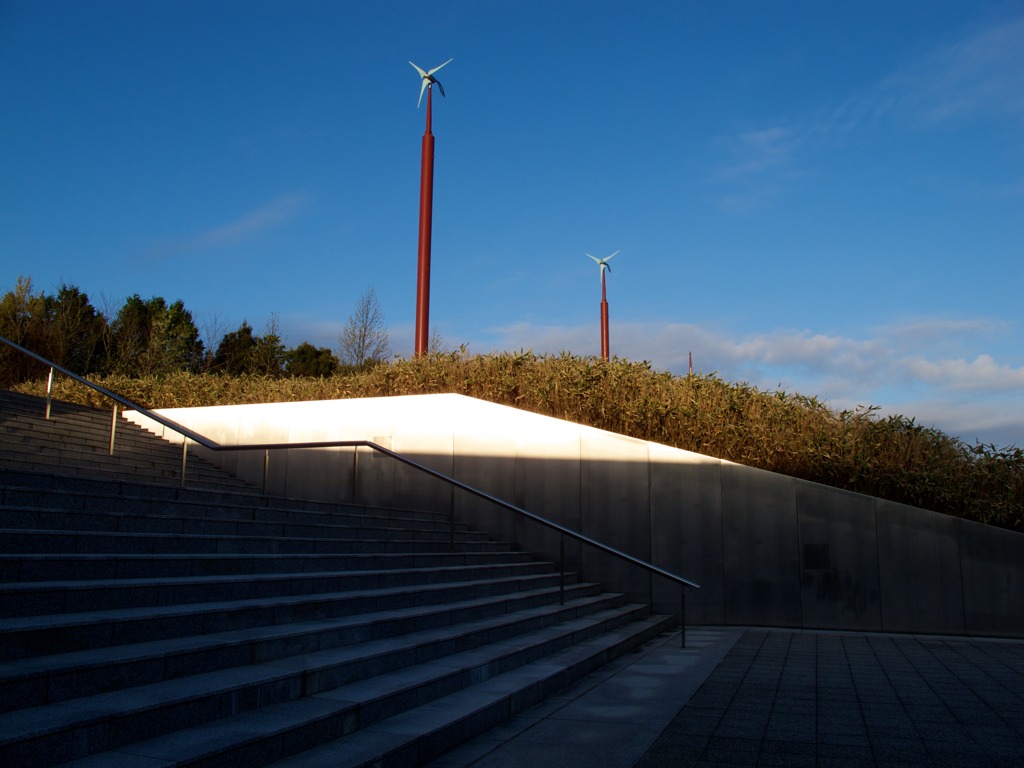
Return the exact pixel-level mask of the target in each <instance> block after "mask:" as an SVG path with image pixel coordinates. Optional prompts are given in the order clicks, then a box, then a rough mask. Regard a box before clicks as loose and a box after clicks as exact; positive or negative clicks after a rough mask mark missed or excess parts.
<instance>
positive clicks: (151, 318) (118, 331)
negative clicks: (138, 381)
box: [111, 293, 203, 376]
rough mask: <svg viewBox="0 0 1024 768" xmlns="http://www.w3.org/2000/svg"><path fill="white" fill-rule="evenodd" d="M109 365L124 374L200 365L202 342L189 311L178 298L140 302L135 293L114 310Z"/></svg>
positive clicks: (160, 298)
mask: <svg viewBox="0 0 1024 768" xmlns="http://www.w3.org/2000/svg"><path fill="white" fill-rule="evenodd" d="M111 336H112V338H111V343H112V346H113V356H112V368H113V370H114V372H116V373H120V374H123V375H126V376H153V375H160V374H165V373H171V372H174V371H198V370H201V368H202V361H203V342H202V341H200V340H199V329H198V328H196V325H195V323H194V322H193V321H192V313H191V312H189V311H188V310H186V309H185V305H184V304H183V303H182V302H181V300H178V301H176V302H174V303H173V304H171V305H170V306H167V302H166V301H165V300H164V299H163V297H161V296H154V297H153V298H151V299H149V300H148V301H143V300H142V299H141V298H139V295H138V294H137V293H136V294H135V295H133V296H130V297H129V298H128V299H127V300H126V301H125V303H124V306H122V307H121V309H120V311H119V312H118V313H117V317H116V318H115V319H114V322H113V332H112V334H111Z"/></svg>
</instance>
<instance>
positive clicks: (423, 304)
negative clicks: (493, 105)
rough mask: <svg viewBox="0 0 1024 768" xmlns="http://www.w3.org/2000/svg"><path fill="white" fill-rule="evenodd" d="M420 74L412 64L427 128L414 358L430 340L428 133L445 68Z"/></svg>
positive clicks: (431, 196) (431, 209)
mask: <svg viewBox="0 0 1024 768" xmlns="http://www.w3.org/2000/svg"><path fill="white" fill-rule="evenodd" d="M451 62H452V60H451V59H448V61H446V62H445V63H444V64H442V65H441V66H439V67H434V68H433V69H431V70H428V71H426V72H424V71H423V70H422V69H420V68H419V67H417V66H416V65H415V64H412V62H411V61H410V62H409V63H410V64H412V67H413V69H415V70H416V71H417V72H418V73H419V75H420V100H419V101H418V102H416V108H417V109H419V107H420V104H422V103H423V91H426V92H427V127H426V130H424V132H423V154H422V158H421V160H420V248H419V258H418V260H417V266H416V350H415V351H416V357H422V356H423V355H425V354H427V345H428V344H429V337H430V229H431V223H432V221H433V217H434V134H433V133H431V132H430V116H431V106H432V99H431V98H430V97H431V94H432V93H433V90H434V89H433V86H434V85H435V84H436V85H437V90H439V91H440V92H441V95H442V96H444V88H443V87H442V85H441V83H440V82H439V81H438V79H437V78H436V77H434V73H435V72H437V70H439V69H440V68H441V67H443V66H445V65H446V64H450V63H451Z"/></svg>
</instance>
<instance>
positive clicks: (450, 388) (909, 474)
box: [19, 352, 1024, 530]
mask: <svg viewBox="0 0 1024 768" xmlns="http://www.w3.org/2000/svg"><path fill="white" fill-rule="evenodd" d="M99 383H101V384H102V385H103V386H105V387H107V388H108V389H111V390H113V391H115V392H118V393H119V394H121V395H123V396H125V397H127V398H128V399H130V400H133V401H134V402H137V403H139V404H140V405H143V406H146V407H149V408H170V407H182V406H206V405H226V404H233V403H263V402H281V401H297V400H322V399H334V398H352V397H380V396H389V395H411V394H428V393H439V392H452V393H457V394H463V395H469V396H471V397H476V398H480V399H483V400H488V401H491V402H494V403H500V404H503V405H511V406H515V407H518V408H523V409H525V410H528V411H533V412H535V413H541V414H545V415H548V416H555V417H558V418H563V419H568V420H570V421H575V422H578V423H581V424H588V425H590V426H594V427H598V428H600V429H606V430H610V431H612V432H619V433H622V434H627V435H632V436H634V437H638V438H641V439H644V440H652V441H655V442H658V443H663V444H666V445H672V446H676V447H678V448H685V449H687V450H691V451H696V452H698V453H703V454H707V455H711V456H716V457H719V458H723V459H728V460H730V461H734V462H737V463H741V464H747V465H750V466H755V467H761V468H763V469H768V470H772V471H774V472H781V473H783V474H787V475H792V476H794V477H800V478H804V479H807V480H813V481H816V482H820V483H825V484H828V485H833V486H837V487H840V488H846V489H849V490H854V491H859V492H861V493H867V494H870V495H873V496H880V497H882V498H887V499H892V500H894V501H900V502H904V503H907V504H913V505H915V506H920V507H924V508H927V509H933V510H937V511H940V512H946V513H948V514H953V515H958V516H961V517H965V518H969V519H972V520H978V521H980V522H985V523H990V524H994V525H999V526H1003V527H1006V528H1012V529H1015V530H1024V450H1022V449H1020V448H997V447H995V446H984V445H975V446H970V445H967V444H965V443H963V442H961V441H960V440H957V439H956V438H953V437H950V436H948V435H945V434H943V433H942V432H939V431H937V430H934V429H929V428H926V427H922V426H920V425H918V424H916V423H915V422H914V421H913V420H912V419H907V418H904V417H902V416H891V417H886V418H882V417H879V416H878V415H877V413H876V409H873V408H865V409H860V410H857V411H842V412H836V411H832V410H831V409H829V408H828V407H827V406H826V405H825V404H824V403H822V402H820V401H819V400H817V399H816V398H814V397H804V396H802V395H796V394H792V393H786V392H778V391H776V392H763V391H760V390H758V389H757V388H755V387H752V386H750V385H748V384H742V383H741V384H731V383H727V382H724V381H722V380H720V379H718V378H717V377H715V376H676V375H674V374H669V373H660V372H657V371H654V370H652V369H651V368H650V366H649V365H648V364H647V363H631V362H628V361H624V360H614V361H612V362H610V363H604V362H602V361H600V360H596V359H594V358H581V357H574V356H570V355H565V354H563V355H561V356H557V357H554V356H537V355H534V354H532V353H528V352H521V353H518V354H517V353H504V354H497V355H477V356H466V355H464V354H460V353H445V354H436V355H430V356H428V357H424V358H421V359H414V360H397V361H395V362H393V363H390V364H387V365H379V366H376V367H373V368H370V369H368V370H363V371H359V372H356V373H345V374H338V375H336V376H333V377H331V378H326V379H314V378H270V377H254V376H250V377H227V376H217V375H201V376H196V375H190V374H184V373H182V374H176V375H170V376H166V377H161V378H149V379H129V378H124V377H108V378H106V379H103V380H102V381H100V382H99ZM19 389H20V390H21V391H25V392H32V393H35V394H42V393H43V392H44V383H42V382H33V383H29V384H25V385H22V386H21V387H20V388H19ZM55 396H56V397H58V398H59V399H62V400H71V401H75V402H80V403H85V404H89V405H95V406H100V407H108V405H109V404H108V403H106V402H103V398H102V397H101V396H99V395H97V394H96V393H94V392H92V391H91V390H88V389H86V388H84V387H81V386H80V385H75V384H73V382H71V381H68V380H60V381H58V382H56V384H55Z"/></svg>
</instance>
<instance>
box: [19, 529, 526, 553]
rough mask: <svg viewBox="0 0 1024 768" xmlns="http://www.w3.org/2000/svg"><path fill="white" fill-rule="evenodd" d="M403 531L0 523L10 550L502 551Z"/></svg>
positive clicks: (494, 544) (494, 545)
mask: <svg viewBox="0 0 1024 768" xmlns="http://www.w3.org/2000/svg"><path fill="white" fill-rule="evenodd" d="M404 535H405V532H404V531H390V530H389V532H388V536H387V538H379V539H375V538H361V539H347V538H342V537H330V538H329V537H324V536H251V535H245V534H240V535H236V536H225V535H210V534H188V533H151V532H147V533H131V532H129V533H120V532H117V531H74V530H70V531H69V530H38V529H23V528H0V542H2V544H3V548H4V550H5V551H7V552H10V553H26V554H31V553H35V552H39V553H51V552H75V553H90V554H91V553H97V554H107V555H110V556H117V555H119V554H150V553H152V554H174V553H177V554H181V553H186V554H188V553H202V552H206V553H211V554H212V553H240V554H316V553H321V554H324V553H326V554H348V555H364V554H377V555H387V554H418V553H422V554H436V553H444V552H455V553H471V552H499V551H501V552H504V551H507V550H508V548H509V545H508V543H506V542H500V541H484V540H480V539H473V540H461V539H459V538H457V539H456V540H455V542H454V543H451V544H450V543H449V542H448V540H447V539H445V540H434V541H423V540H415V539H412V538H408V539H406V538H399V537H400V536H404Z"/></svg>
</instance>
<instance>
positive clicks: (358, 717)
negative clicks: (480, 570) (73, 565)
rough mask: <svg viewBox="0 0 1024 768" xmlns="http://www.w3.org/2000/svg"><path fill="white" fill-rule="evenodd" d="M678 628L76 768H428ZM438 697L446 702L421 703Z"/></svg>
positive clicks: (376, 690) (306, 708) (175, 738)
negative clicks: (168, 767)
mask: <svg viewBox="0 0 1024 768" xmlns="http://www.w3.org/2000/svg"><path fill="white" fill-rule="evenodd" d="M641 612H642V611H641ZM669 624H670V622H669V621H668V620H667V619H666V617H662V616H658V617H647V618H637V619H636V620H635V621H633V622H632V623H631V624H630V625H628V626H618V627H614V628H606V631H604V632H602V633H601V634H595V635H594V636H587V637H585V636H584V634H583V633H581V634H580V636H579V637H577V638H576V642H575V643H574V644H572V645H569V646H566V647H563V648H561V649H559V650H557V651H555V652H554V653H552V654H550V655H548V656H546V657H544V658H532V656H533V654H531V653H529V650H528V649H523V652H522V654H521V656H520V658H518V659H517V661H518V662H519V663H518V664H515V663H509V664H503V663H500V662H499V663H495V662H494V661H493V660H489V659H487V658H486V657H485V656H484V654H483V653H481V651H477V650H474V651H467V652H465V653H464V654H460V655H459V656H457V657H455V658H453V659H452V660H451V663H450V664H447V665H438V664H436V663H428V664H425V665H419V666H417V667H415V668H412V669H409V670H402V671H399V672H396V673H392V674H387V675H382V676H381V677H379V678H375V679H373V680H368V681H361V682H357V683H352V684H349V685H344V686H341V687H339V688H336V689H334V690H331V691H327V692H324V693H321V694H318V695H315V696H312V697H309V698H307V699H303V700H301V701H298V702H289V703H285V704H279V705H275V706H272V707H267V708H265V709H262V710H259V711H257V712H248V713H244V714H239V715H235V716H231V717H230V718H228V719H225V720H222V721H219V722H212V723H206V724H204V725H201V726H198V727H196V728H191V729H187V730H185V731H182V732H180V733H178V734H172V735H168V736H163V737H157V738H153V739H150V740H147V741H143V742H140V743H137V744H133V745H132V746H131V748H130V749H125V750H123V751H117V750H116V749H114V750H110V751H108V752H105V753H99V754H96V755H93V756H91V757H86V758H82V759H78V760H75V761H74V762H69V763H68V764H67V765H68V766H74V768H93V766H104V765H106V766H111V765H113V766H117V765H138V764H141V763H139V762H130V761H142V760H149V761H152V762H151V763H149V764H152V765H164V764H174V765H179V766H197V765H227V764H232V765H233V764H238V765H247V766H254V767H255V766H264V765H276V766H280V767H281V768H321V767H322V766H325V765H330V766H378V765H379V766H415V765H421V764H422V763H423V762H425V761H426V760H428V759H431V758H432V757H435V756H437V755H439V754H442V753H443V752H445V751H447V750H448V749H451V748H452V747H454V746H457V745H458V744H459V743H461V742H462V741H465V740H466V739H468V738H471V737H472V736H475V735H477V734H479V733H482V732H483V731H485V730H487V729H488V728H490V727H492V726H494V725H496V724H498V723H500V722H502V721H504V720H507V719H508V718H510V717H512V716H514V715H516V714H519V713H520V712H522V711H525V710H526V709H528V708H529V707H531V706H533V705H534V704H536V703H538V702H540V701H542V700H543V699H544V698H546V697H548V696H551V695H553V694H555V693H557V692H558V691H559V690H561V689H562V688H564V687H566V686H567V685H569V684H571V683H573V682H575V681H576V680H578V679H580V678H582V677H583V676H585V675H586V674H589V673H590V672H591V671H593V670H595V669H597V668H598V667H600V666H601V665H603V664H605V663H607V662H608V661H611V660H613V659H615V658H618V657H619V656H621V655H623V654H625V653H628V652H629V651H631V650H633V649H634V648H637V647H639V646H640V645H642V644H643V643H644V642H646V641H647V640H649V639H650V638H652V637H655V636H657V635H658V634H660V633H661V632H662V631H664V630H665V628H666V627H667V626H668V625H669ZM481 650H482V649H481ZM513 658H515V654H513ZM430 688H434V690H436V691H437V692H438V693H439V694H440V695H439V696H438V697H436V698H430V697H428V696H426V695H417V691H422V690H424V689H428V690H429V689H430ZM567 759H568V757H567ZM160 761H167V762H166V763H164V762H160ZM569 762H571V760H569Z"/></svg>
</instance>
